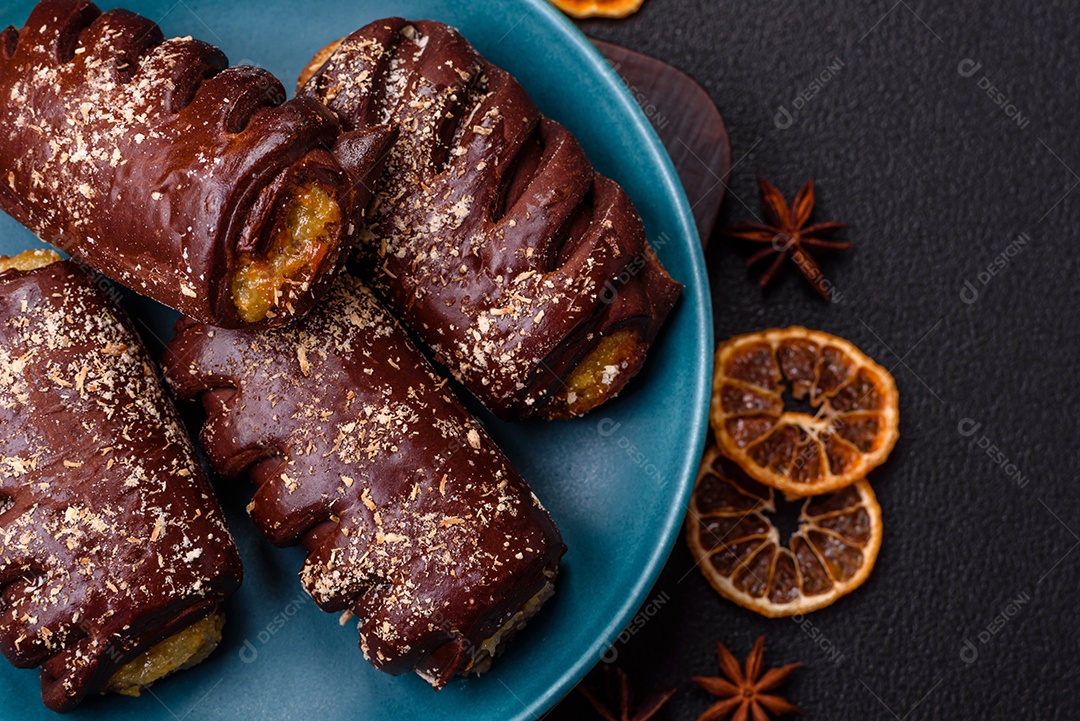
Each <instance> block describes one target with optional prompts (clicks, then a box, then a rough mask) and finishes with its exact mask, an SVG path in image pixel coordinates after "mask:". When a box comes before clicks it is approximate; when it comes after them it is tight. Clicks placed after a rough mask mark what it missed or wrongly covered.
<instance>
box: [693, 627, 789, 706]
mask: <svg viewBox="0 0 1080 721" xmlns="http://www.w3.org/2000/svg"><path fill="white" fill-rule="evenodd" d="M764 649H765V637H764V636H759V637H758V640H757V642H756V643H755V644H754V648H753V650H751V651H750V655H749V656H747V657H746V670H745V671H744V670H743V669H741V668H739V662H738V661H736V660H735V657H734V656H732V655H731V651H728V650H727V647H725V646H724V644H722V643H720V642H719V641H717V642H716V656H717V658H718V660H719V662H720V671H721V673H723V674H724V677H723V678H722V677H711V676H694V679H693V680H694V683H696V684H697V685H699V686H701V687H702V688H703V689H705V690H706V691H708V692H709V693H711V694H712V695H714V696H719V697H720V698H721V699H722V700H720V701H717V702H716V703H714V704H713V705H712V706H710V707H709V708H707V709H706V710H705V713H703V714H701V715H700V716H698V719H697V721H721V720H722V719H726V718H728V717H730V718H731V720H732V721H748V720H749V719H753V721H768V719H769V714H770V713H771V714H775V715H777V716H783V715H785V714H801V713H802V711H800V710H799V708H798V707H797V706H793V705H792V704H790V703H788V702H787V701H785V700H784V699H783V698H781V697H780V696H777V695H775V694H771V693H768V692H769V691H774V690H776V689H777V688H778V687H779V686H780V685H781V684H783V683H784V681H786V680H787V677H788V676H789V675H791V672H792V671H794V670H795V669H797V668H798V667H799V666H802V664H801V663H789V664H788V665H787V666H781V667H780V668H774V669H770V670H768V671H765V670H764V663H763V658H762V656H763V652H764Z"/></svg>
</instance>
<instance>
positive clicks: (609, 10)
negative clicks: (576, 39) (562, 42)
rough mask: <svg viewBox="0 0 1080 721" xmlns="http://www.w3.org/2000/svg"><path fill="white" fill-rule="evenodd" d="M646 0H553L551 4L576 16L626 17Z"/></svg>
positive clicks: (571, 15)
mask: <svg viewBox="0 0 1080 721" xmlns="http://www.w3.org/2000/svg"><path fill="white" fill-rule="evenodd" d="M644 2H645V0H551V4H552V5H554V6H555V7H557V8H559V9H560V10H562V11H563V12H564V13H566V14H567V15H569V16H570V17H574V18H624V17H626V16H627V15H633V14H634V13H636V12H637V11H638V9H640V8H641V5H642V3H644Z"/></svg>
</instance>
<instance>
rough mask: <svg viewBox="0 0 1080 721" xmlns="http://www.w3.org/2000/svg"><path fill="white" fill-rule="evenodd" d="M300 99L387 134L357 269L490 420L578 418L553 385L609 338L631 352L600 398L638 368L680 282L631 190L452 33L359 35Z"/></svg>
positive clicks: (377, 30) (375, 30) (433, 29)
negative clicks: (623, 336) (389, 143)
mask: <svg viewBox="0 0 1080 721" xmlns="http://www.w3.org/2000/svg"><path fill="white" fill-rule="evenodd" d="M320 59H321V58H320ZM316 62H317V61H316ZM298 96H299V97H308V98H315V99H318V100H320V101H322V102H323V103H325V104H326V105H327V107H329V108H330V109H331V110H333V111H334V112H335V113H336V114H337V116H338V118H339V120H340V121H341V124H342V127H343V128H345V129H347V130H351V129H354V128H363V127H370V126H373V125H381V124H388V125H390V126H392V127H395V128H397V129H398V130H399V138H398V140H397V143H396V145H395V147H394V149H393V151H392V152H391V155H390V159H389V160H388V162H387V169H386V172H385V173H384V174H383V175H382V176H381V177H380V179H379V181H378V183H377V185H376V198H375V200H374V201H373V204H372V206H371V207H370V208H369V209H368V219H369V220H368V222H367V224H366V225H365V230H364V232H363V233H362V234H361V239H360V242H359V245H358V250H357V256H356V257H357V261H358V262H357V263H356V268H357V272H358V273H359V274H360V275H361V276H362V277H363V278H364V279H365V280H366V281H367V282H369V283H370V284H371V286H372V287H373V288H374V289H375V290H377V291H378V292H379V293H380V294H381V295H382V297H383V298H384V299H385V300H386V302H387V304H388V306H389V307H390V309H391V310H392V311H393V312H394V313H395V314H397V315H398V316H399V317H400V318H402V320H403V321H404V322H405V323H406V325H408V326H409V328H410V330H412V332H413V333H415V334H416V335H417V336H418V337H419V338H420V339H421V341H422V342H423V343H424V344H426V345H427V346H428V347H429V348H430V349H431V350H432V351H433V353H434V355H435V357H436V358H437V359H438V361H439V362H441V363H443V364H445V365H446V366H447V368H449V369H450V370H451V372H453V373H454V375H455V376H456V377H457V378H458V379H459V380H461V381H462V382H463V383H464V384H465V385H466V386H467V387H468V388H469V390H470V391H472V392H473V393H474V394H475V395H476V396H477V397H478V398H480V400H482V401H483V402H484V403H485V404H486V405H487V406H488V407H489V408H490V409H491V410H492V411H493V412H495V413H496V414H498V415H499V416H501V417H504V418H518V417H524V416H529V415H533V414H538V415H541V416H547V417H562V416H566V415H571V414H573V413H576V412H580V411H579V410H574V409H571V408H570V407H569V405H570V404H568V402H567V399H566V398H565V396H566V395H567V390H566V385H565V382H566V379H567V378H568V377H569V376H570V374H571V373H572V372H573V370H574V369H575V368H576V367H577V366H578V365H579V364H580V363H581V361H582V360H583V359H584V358H585V357H586V356H587V355H588V354H589V353H590V352H591V351H592V350H593V349H594V348H596V346H597V344H598V343H599V342H600V340H601V339H602V338H604V337H605V336H611V335H613V334H615V333H617V332H618V331H620V330H625V331H629V332H630V334H629V338H630V340H629V342H631V343H633V345H632V346H630V347H629V348H628V349H626V350H625V351H624V354H623V362H621V363H620V364H619V365H617V366H613V367H611V368H610V369H607V370H605V373H604V381H605V386H606V387H605V388H604V389H603V393H602V395H601V397H600V398H601V400H606V399H608V398H610V397H612V396H614V395H615V394H617V393H618V392H619V390H621V389H622V388H623V386H624V385H625V384H626V382H627V381H628V380H629V379H630V378H631V377H632V376H633V375H634V374H635V373H637V371H638V370H639V369H640V367H641V365H642V363H643V362H644V359H645V352H646V350H647V348H648V346H649V344H650V343H651V342H652V341H653V339H654V338H655V336H656V334H657V332H658V330H659V328H660V326H661V324H662V323H663V321H664V319H665V317H666V316H667V314H668V312H669V311H670V310H671V308H672V307H673V305H674V303H675V301H676V299H677V297H678V295H679V292H680V286H679V285H678V283H676V282H675V281H673V280H672V279H671V278H670V276H668V274H667V272H666V271H665V270H664V268H663V266H661V265H660V262H659V261H658V260H657V258H656V255H655V254H654V253H653V251H652V248H651V246H650V245H649V243H648V241H647V240H646V237H645V232H644V228H643V226H642V222H641V219H640V217H639V216H638V214H637V211H636V210H635V208H634V205H633V203H632V202H631V201H630V199H629V198H628V197H627V195H626V193H625V192H623V190H622V189H621V188H620V187H619V186H618V185H617V184H616V183H614V182H613V181H611V180H609V179H607V178H605V177H603V176H601V175H599V174H597V173H596V172H595V171H594V170H593V168H592V166H591V165H590V164H589V161H588V159H587V158H586V157H585V154H584V152H583V151H582V149H581V146H580V145H578V143H577V141H576V140H575V139H574V137H573V136H572V135H571V134H570V133H569V132H568V131H567V130H566V129H565V128H563V127H562V126H561V125H559V124H558V123H556V122H554V121H552V120H549V119H547V118H545V117H543V116H542V115H541V114H540V112H539V110H537V108H536V106H535V105H534V104H533V102H532V101H531V100H530V98H529V96H528V95H527V94H526V92H525V90H524V89H523V88H522V87H521V85H520V84H518V82H517V81H516V80H514V78H513V77H511V76H510V75H509V74H508V73H506V72H505V71H503V70H501V69H499V68H497V67H495V66H494V65H492V64H490V63H488V62H487V61H485V60H484V59H483V58H482V57H481V56H480V55H479V54H478V53H477V52H476V51H475V50H474V49H473V48H472V46H471V45H469V43H468V42H467V41H466V40H465V39H464V38H463V37H462V36H461V35H460V34H459V33H458V32H457V31H456V30H454V29H453V28H450V27H448V26H446V25H443V24H441V23H436V22H430V21H422V22H413V23H410V22H407V21H405V20H402V19H401V18H389V19H386V20H379V21H377V22H374V23H371V24H370V25H368V26H366V27H364V28H362V29H360V30H358V31H356V32H355V33H353V34H352V35H350V36H349V37H348V38H346V39H345V40H344V41H343V42H342V43H341V44H340V45H339V46H338V47H337V49H336V51H334V52H333V54H332V55H330V57H329V59H328V60H326V61H325V63H324V64H322V66H321V67H320V68H319V69H318V70H317V71H316V72H315V73H314V75H313V76H312V77H311V78H310V79H309V80H308V81H307V82H306V83H305V84H304V85H303V86H302V87H301V88H300V90H299V91H298Z"/></svg>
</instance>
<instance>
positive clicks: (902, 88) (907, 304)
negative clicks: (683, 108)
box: [549, 0, 1080, 720]
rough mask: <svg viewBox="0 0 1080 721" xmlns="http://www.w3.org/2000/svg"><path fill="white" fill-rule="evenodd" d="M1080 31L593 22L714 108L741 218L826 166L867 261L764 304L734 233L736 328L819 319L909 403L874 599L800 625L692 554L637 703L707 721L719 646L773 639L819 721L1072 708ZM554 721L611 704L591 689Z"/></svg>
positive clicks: (1012, 23)
mask: <svg viewBox="0 0 1080 721" xmlns="http://www.w3.org/2000/svg"><path fill="white" fill-rule="evenodd" d="M1078 19H1080V18H1078V16H1077V10H1076V8H1075V6H1069V5H1067V4H1066V3H1062V2H1057V3H1048V4H1039V5H1033V6H1029V7H1025V6H1024V5H1023V4H1020V3H1006V2H982V3H979V2H974V0H962V1H961V2H957V3H950V4H947V5H942V4H938V3H930V2H923V1H921V0H920V1H919V2H908V3H905V2H900V3H893V2H892V0H884V1H883V2H861V3H852V4H849V5H847V6H846V7H843V6H833V4H829V5H828V6H817V5H810V4H800V5H799V6H798V8H795V7H794V6H792V5H789V4H786V3H779V2H772V1H770V2H764V3H761V2H756V3H751V2H742V1H741V0H740V1H738V2H734V1H733V2H724V3H718V2H715V1H714V0H649V1H648V2H646V4H645V7H644V8H643V10H642V11H641V12H640V13H639V14H638V15H636V16H634V17H633V18H630V19H627V20H622V21H592V22H587V23H582V28H583V29H584V30H585V31H586V32H588V33H589V34H590V35H592V36H594V37H598V38H602V39H605V40H609V41H612V42H617V43H621V44H623V45H626V46H628V47H631V48H633V49H635V50H639V51H642V52H645V53H648V54H651V55H653V56H656V57H659V58H661V59H664V60H666V61H668V62H671V63H673V64H674V65H676V66H677V67H679V68H681V69H682V70H685V71H686V72H688V73H689V74H690V75H692V76H693V77H694V78H696V79H697V80H698V81H699V82H701V83H702V84H703V85H704V86H705V87H706V88H707V89H708V90H709V92H710V94H711V95H712V97H713V99H714V100H715V101H716V102H717V104H718V105H719V106H720V109H721V111H722V112H723V114H724V118H725V120H726V121H727V125H728V130H729V132H730V134H731V140H732V146H733V153H732V158H733V166H734V167H733V171H732V178H731V182H730V188H729V190H728V195H727V200H726V201H725V204H724V208H723V212H722V215H721V219H720V225H721V226H724V225H728V224H731V223H736V222H742V221H747V220H754V219H755V217H756V216H757V215H759V214H760V211H759V208H758V200H757V191H756V179H757V177H758V176H759V175H765V176H767V177H768V178H769V179H770V180H772V181H773V182H774V183H776V184H777V185H778V186H779V187H780V188H781V190H782V191H783V192H784V193H785V194H786V195H787V196H788V197H789V198H790V197H791V196H792V195H793V194H794V193H795V191H796V190H797V189H798V187H799V186H800V185H801V184H802V183H803V181H805V180H806V179H807V178H808V177H813V178H814V179H815V180H816V182H817V191H818V198H819V200H818V207H817V210H816V213H815V216H814V217H815V218H816V219H818V220H841V221H846V222H848V223H850V224H851V227H850V229H849V230H848V232H847V239H849V240H851V241H853V242H854V243H855V245H856V247H855V248H854V249H853V250H851V251H848V252H846V253H845V254H843V255H840V256H835V257H830V258H825V259H824V261H823V267H824V270H825V272H826V275H827V276H828V277H829V279H830V280H832V281H833V282H834V283H835V284H836V286H837V288H838V290H839V293H840V300H839V302H837V303H834V304H832V305H828V304H826V303H824V302H823V301H821V299H820V298H818V297H817V296H816V295H815V294H814V291H813V290H812V289H811V288H810V286H809V285H808V284H806V283H805V282H804V281H803V280H802V279H801V278H800V277H799V275H798V273H797V272H796V271H795V270H794V269H793V268H791V269H788V270H785V271H784V272H783V273H781V276H780V278H779V279H778V281H777V282H776V284H775V285H774V286H773V287H772V288H771V289H769V290H768V291H766V292H764V293H762V292H761V291H759V290H758V288H757V287H756V285H754V284H753V283H752V282H751V281H750V280H749V279H748V278H747V273H746V270H745V268H744V267H743V262H744V260H745V258H746V257H747V255H748V254H749V253H748V250H749V249H748V248H747V247H746V246H745V245H744V244H741V243H737V242H733V241H729V240H726V239H724V238H721V237H718V236H714V238H713V242H712V244H711V245H710V248H709V252H708V254H707V257H708V262H709V268H710V275H711V282H712V285H713V297H714V299H715V304H716V305H715V307H716V335H717V339H718V340H719V339H723V338H727V337H729V336H730V335H733V334H735V333H741V332H746V331H752V330H757V329H761V328H765V327H770V326H782V325H786V324H789V323H801V324H804V325H807V326H810V327H816V328H821V329H823V330H827V331H830V332H833V333H837V334H839V335H842V336H844V337H846V338H849V339H850V340H852V341H853V342H855V343H856V344H857V345H859V346H860V347H861V348H862V349H863V350H865V351H866V352H867V353H869V354H870V355H871V356H873V357H874V358H876V359H877V360H878V361H879V362H881V363H882V364H883V365H885V366H886V367H888V368H891V369H892V370H893V373H894V374H895V375H896V379H897V383H898V385H899V387H900V394H901V439H900V442H899V444H898V445H897V447H896V450H895V451H894V452H893V455H892V458H891V459H890V460H889V461H888V462H887V463H886V465H885V466H884V467H883V468H881V469H879V470H878V471H876V472H875V473H874V474H873V475H872V477H871V480H872V481H873V483H874V488H875V490H876V491H877V493H878V496H879V500H880V502H881V506H882V511H883V514H884V523H885V537H884V542H883V546H882V551H881V555H880V557H879V559H878V563H877V567H876V570H875V572H874V574H873V576H872V577H871V578H870V580H869V581H868V582H867V584H866V585H865V586H864V587H863V588H862V589H860V590H858V591H856V592H855V593H853V594H852V595H850V596H848V597H847V598H844V599H841V600H840V601H838V602H837V603H836V604H835V605H834V606H832V607H830V608H827V609H824V610H822V611H818V612H816V613H813V614H810V615H808V616H807V617H806V618H805V619H804V620H803V621H802V622H801V623H796V622H795V621H792V620H791V619H777V620H768V619H763V618H759V617H757V616H755V615H754V614H752V613H750V612H748V611H744V610H742V609H740V608H737V607H736V606H734V605H733V604H731V603H729V602H727V601H724V600H723V599H721V598H719V597H718V596H716V594H715V593H714V592H713V591H712V590H711V588H710V587H709V586H708V585H707V584H706V582H705V580H704V578H703V577H702V575H701V574H700V573H699V572H698V571H697V570H696V569H695V568H694V567H693V565H692V561H691V560H690V556H689V553H688V552H687V551H686V548H685V544H684V543H683V542H681V541H680V543H679V544H678V545H677V546H676V548H675V550H674V551H673V553H672V557H671V560H670V562H669V563H668V566H667V568H666V570H665V572H664V574H663V576H662V577H661V581H660V582H659V584H658V586H657V587H656V589H655V590H654V592H653V594H652V596H651V598H652V599H653V602H652V604H653V605H652V608H653V610H654V611H655V613H654V614H653V615H652V616H651V617H650V618H649V619H648V620H647V621H645V622H644V623H643V624H640V625H641V629H640V630H639V631H638V632H637V633H636V634H633V636H632V638H631V640H629V641H628V642H626V643H622V644H617V645H616V646H615V648H614V650H613V651H611V652H609V653H608V658H611V657H612V656H616V657H617V659H616V662H617V663H618V664H619V665H621V666H623V667H624V668H626V670H627V671H628V672H629V673H630V675H631V678H632V679H633V680H634V682H635V688H636V690H637V692H638V695H639V696H641V695H644V694H646V693H648V692H650V691H652V690H654V689H656V688H658V687H661V686H669V685H670V686H678V687H679V689H680V692H679V694H678V695H677V696H676V697H675V698H674V699H673V700H672V701H671V702H670V704H669V705H668V706H667V707H666V708H665V709H664V710H663V711H661V713H660V714H658V715H657V717H656V718H658V719H690V720H692V719H696V718H697V716H698V714H700V713H701V712H702V711H703V710H704V709H705V708H706V707H707V706H708V704H709V702H710V697H709V696H708V695H707V694H705V693H704V692H703V691H700V690H698V689H696V687H694V686H693V684H692V683H690V681H689V678H690V676H691V675H694V674H708V675H713V674H715V672H716V664H715V657H714V653H713V648H712V641H713V640H714V639H720V640H722V641H724V642H725V643H726V644H728V645H729V646H730V648H731V649H732V651H733V652H735V653H736V655H738V656H740V657H743V656H745V654H746V653H747V652H748V651H749V650H750V647H751V645H752V644H753V641H754V639H755V638H756V637H757V636H758V635H760V634H764V635H765V636H766V641H767V643H766V649H765V656H766V662H767V663H770V664H780V663H785V662H790V661H802V662H803V663H804V664H805V668H803V669H800V670H799V671H797V672H796V673H795V675H794V676H793V678H792V680H791V681H790V682H789V683H788V684H787V686H786V687H785V689H784V691H785V692H786V694H787V696H788V698H790V699H791V700H792V701H794V702H795V703H797V704H798V705H800V706H801V707H802V708H803V709H804V710H805V711H806V713H807V717H809V718H815V719H877V718H882V719H891V718H898V719H899V718H902V719H919V718H925V719H944V718H986V719H991V718H992V719H1015V718H1038V719H1071V718H1074V717H1075V714H1074V712H1072V711H1070V710H1069V706H1070V705H1071V704H1072V703H1073V702H1074V701H1075V700H1076V698H1077V695H1078V694H1077V691H1076V688H1077V685H1078V681H1080V678H1078V677H1080V670H1078V667H1080V641H1078V637H1080V621H1078V620H1077V612H1076V610H1075V608H1074V597H1075V593H1076V591H1077V589H1078V588H1080V567H1078V564H1080V552H1077V551H1075V550H1074V549H1075V547H1076V546H1077V545H1078V544H1080V538H1078V536H1077V535H1076V532H1080V491H1078V490H1077V486H1076V479H1075V474H1076V471H1075V467H1076V459H1077V450H1076V447H1077V444H1076V440H1075V435H1076V427H1077V424H1076V421H1075V420H1074V415H1075V411H1074V408H1073V404H1074V403H1075V401H1074V398H1075V392H1074V391H1072V390H1071V383H1070V376H1069V374H1068V373H1069V370H1070V369H1071V366H1072V361H1073V357H1074V356H1075V355H1076V352H1077V349H1078V348H1080V337H1078V336H1080V323H1078V320H1080V317H1078V316H1080V314H1078V312H1077V310H1076V306H1077V302H1078V300H1080V299H1078V292H1077V290H1076V289H1075V286H1074V285H1073V283H1072V282H1071V275H1072V271H1073V269H1074V268H1075V267H1076V260H1075V258H1076V256H1075V253H1074V252H1073V251H1072V247H1073V245H1074V243H1075V241H1074V239H1073V233H1074V232H1075V231H1074V228H1073V227H1072V223H1073V222H1075V220H1076V218H1077V216H1078V206H1077V204H1078V202H1080V194H1078V193H1080V191H1074V192H1070V191H1071V190H1072V188H1073V187H1074V185H1076V184H1077V183H1078V182H1080V176H1078V175H1077V174H1076V173H1077V172H1080V138H1078V137H1077V135H1076V132H1075V128H1074V122H1073V119H1074V118H1075V117H1076V115H1077V111H1078V110H1080V107H1078V106H1080V96H1078V94H1077V82H1076V75H1075V67H1076V65H1077V61H1078V60H1080V45H1078V44H1077V42H1076V40H1077V37H1076V35H1077V28H1078V27H1080V23H1078ZM965 61H967V62H965ZM961 63H964V64H963V65H961ZM977 64H981V66H980V67H978V68H977V69H975V68H974V66H975V65H977ZM830 66H831V67H832V68H833V70H832V71H830V70H828V68H830ZM823 74H824V75H825V76H828V75H831V76H832V77H830V78H829V79H828V80H827V81H826V82H823V83H821V85H822V87H821V89H820V91H818V92H816V94H814V91H813V89H812V88H811V89H810V90H808V91H807V92H808V94H813V97H812V98H810V99H809V100H807V101H806V102H805V103H802V107H801V109H799V110H797V111H794V110H793V107H794V101H795V98H796V97H798V96H799V94H800V92H802V91H804V90H807V88H809V87H810V86H811V83H813V82H814V81H815V79H818V78H820V77H822V76H823ZM987 85H992V86H994V87H995V88H998V89H1000V90H999V91H994V92H1001V93H1002V97H1007V98H1008V99H1009V100H1008V102H1007V103H1005V105H1012V106H1013V108H1015V110H1010V111H1009V112H1012V113H1013V116H1014V117H1010V115H1009V114H1007V112H1006V110H1004V109H1002V107H1000V105H999V104H997V103H996V102H995V100H994V99H992V98H991V97H990V96H989V95H988V94H987V90H986V88H985V86H987ZM781 106H783V107H786V108H787V109H788V110H791V111H792V119H791V123H790V126H789V127H786V128H780V127H778V126H777V124H776V119H777V117H778V113H781V111H780V108H781ZM658 110H659V112H660V113H663V114H665V115H672V114H676V113H678V112H679V109H678V108H659V109H658ZM1016 113H1019V115H1020V118H1019V120H1018V119H1017V118H1016V117H1015V114H1016ZM780 119H781V120H784V119H785V116H783V115H782V114H781V115H780ZM781 124H786V123H781ZM696 200H697V198H693V197H691V198H690V201H691V203H693V202H695V201H696ZM998 258H1002V259H1003V261H1002V262H998V261H997V260H996V259H998ZM988 266H991V267H992V269H991V270H990V271H988V270H987V269H988ZM980 273H982V274H983V275H982V276H981V277H982V279H989V280H988V282H986V283H984V282H983V280H982V279H980ZM966 283H971V284H972V286H973V287H974V289H975V290H976V291H977V294H978V295H977V298H975V297H974V293H972V291H971V290H970V289H968V290H965V288H966V287H967V286H966V285H965V284H966ZM962 293H963V295H962ZM972 300H974V302H971V301H972ZM976 424H981V425H980V426H978V427H977V430H976ZM982 446H990V447H991V448H990V450H986V449H984V448H983V447H982ZM991 454H992V455H991ZM613 591H614V592H617V590H613ZM980 634H981V635H980ZM965 644H967V645H965ZM965 649H966V650H965ZM593 680H595V676H594V679H593ZM549 718H552V719H574V718H596V716H595V715H593V714H592V712H591V711H589V710H588V709H587V707H586V706H585V705H584V704H583V702H582V701H581V700H580V698H577V697H576V696H575V697H571V699H570V700H568V701H567V702H564V703H563V704H562V705H561V706H559V707H557V708H556V709H555V710H554V711H552V712H551V714H550V716H549Z"/></svg>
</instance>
